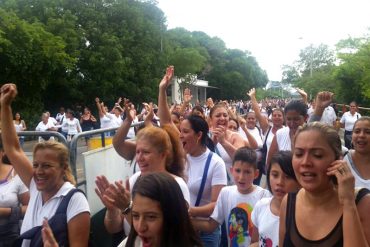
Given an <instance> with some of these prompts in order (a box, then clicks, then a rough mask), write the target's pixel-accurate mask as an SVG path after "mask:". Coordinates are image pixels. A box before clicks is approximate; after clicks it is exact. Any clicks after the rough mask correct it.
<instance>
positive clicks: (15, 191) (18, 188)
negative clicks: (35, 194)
mask: <svg viewBox="0 0 370 247" xmlns="http://www.w3.org/2000/svg"><path fill="white" fill-rule="evenodd" d="M12 173H14V171H12ZM27 191H28V189H27V187H26V186H25V185H24V184H23V182H22V180H21V179H20V178H19V176H18V175H16V176H14V177H13V178H11V179H10V180H8V182H5V183H3V184H0V208H10V207H16V206H18V205H19V201H18V196H19V195H21V194H23V193H26V192H27ZM4 220H5V221H7V220H8V219H6V218H1V217H0V224H1V223H3V222H4Z"/></svg>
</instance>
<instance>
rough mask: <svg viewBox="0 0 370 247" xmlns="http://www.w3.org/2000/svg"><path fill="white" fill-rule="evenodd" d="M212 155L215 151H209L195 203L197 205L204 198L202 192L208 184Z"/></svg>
mask: <svg viewBox="0 0 370 247" xmlns="http://www.w3.org/2000/svg"><path fill="white" fill-rule="evenodd" d="M212 155H213V152H209V154H208V157H207V161H206V165H205V167H204V171H203V176H202V182H201V184H200V188H199V192H198V196H197V200H196V202H195V205H194V206H195V207H198V206H199V203H200V199H201V198H202V194H203V190H204V186H205V184H206V180H207V174H208V169H209V164H210V163H211V158H212Z"/></svg>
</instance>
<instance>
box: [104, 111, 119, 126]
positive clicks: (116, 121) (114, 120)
mask: <svg viewBox="0 0 370 247" xmlns="http://www.w3.org/2000/svg"><path fill="white" fill-rule="evenodd" d="M105 116H107V117H108V118H109V119H110V120H111V123H110V124H111V127H120V126H121V125H122V122H123V120H122V118H121V116H120V115H119V116H116V115H115V114H112V113H107V114H105Z"/></svg>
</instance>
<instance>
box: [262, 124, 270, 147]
mask: <svg viewBox="0 0 370 247" xmlns="http://www.w3.org/2000/svg"><path fill="white" fill-rule="evenodd" d="M271 128H272V127H271V126H270V127H269V130H268V131H267V134H266V137H265V142H264V143H263V145H266V141H267V138H268V137H269V134H270V130H271Z"/></svg>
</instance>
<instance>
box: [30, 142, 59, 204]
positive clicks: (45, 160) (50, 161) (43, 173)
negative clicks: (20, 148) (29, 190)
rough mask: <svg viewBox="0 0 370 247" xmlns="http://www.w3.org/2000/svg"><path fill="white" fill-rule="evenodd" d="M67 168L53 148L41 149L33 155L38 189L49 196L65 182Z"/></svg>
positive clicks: (34, 175)
mask: <svg viewBox="0 0 370 247" xmlns="http://www.w3.org/2000/svg"><path fill="white" fill-rule="evenodd" d="M64 174H65V170H64V168H62V167H61V165H60V161H59V159H58V157H57V154H56V153H55V151H54V150H52V149H48V148H46V149H39V150H37V151H36V153H35V155H34V157H33V178H34V180H35V183H36V188H37V190H39V191H41V192H42V193H43V194H45V195H47V196H48V197H49V198H50V197H52V196H53V195H55V194H56V193H57V192H58V190H59V189H60V187H61V186H62V185H63V184H64V178H63V177H64Z"/></svg>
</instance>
